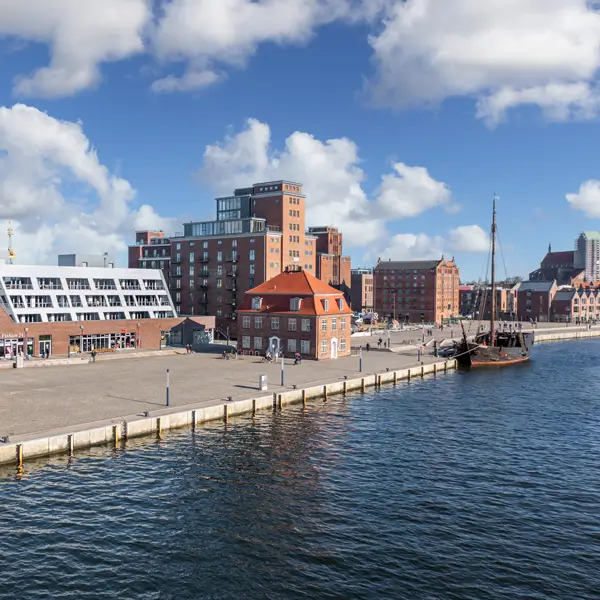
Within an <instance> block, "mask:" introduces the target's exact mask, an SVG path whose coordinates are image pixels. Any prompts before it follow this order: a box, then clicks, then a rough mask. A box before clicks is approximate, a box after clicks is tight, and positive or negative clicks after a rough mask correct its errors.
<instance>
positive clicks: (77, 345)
mask: <svg viewBox="0 0 600 600" xmlns="http://www.w3.org/2000/svg"><path fill="white" fill-rule="evenodd" d="M69 346H70V351H71V352H72V353H75V352H91V351H92V350H96V351H98V350H100V351H102V350H121V349H123V348H135V347H136V334H135V332H123V331H122V332H120V333H86V334H81V335H71V336H69Z"/></svg>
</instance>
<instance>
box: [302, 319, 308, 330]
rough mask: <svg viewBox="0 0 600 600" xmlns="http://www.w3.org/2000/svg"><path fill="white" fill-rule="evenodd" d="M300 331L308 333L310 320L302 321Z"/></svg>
mask: <svg viewBox="0 0 600 600" xmlns="http://www.w3.org/2000/svg"><path fill="white" fill-rule="evenodd" d="M302 331H310V319H302Z"/></svg>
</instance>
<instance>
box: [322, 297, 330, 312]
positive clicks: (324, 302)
mask: <svg viewBox="0 0 600 600" xmlns="http://www.w3.org/2000/svg"><path fill="white" fill-rule="evenodd" d="M323 309H324V310H325V312H328V311H329V300H327V299H325V300H323Z"/></svg>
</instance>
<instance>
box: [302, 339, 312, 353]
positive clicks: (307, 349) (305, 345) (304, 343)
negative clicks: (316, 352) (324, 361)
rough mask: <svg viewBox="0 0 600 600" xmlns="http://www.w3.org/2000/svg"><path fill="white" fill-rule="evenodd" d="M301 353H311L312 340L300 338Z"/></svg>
mask: <svg viewBox="0 0 600 600" xmlns="http://www.w3.org/2000/svg"><path fill="white" fill-rule="evenodd" d="M300 354H310V340H300Z"/></svg>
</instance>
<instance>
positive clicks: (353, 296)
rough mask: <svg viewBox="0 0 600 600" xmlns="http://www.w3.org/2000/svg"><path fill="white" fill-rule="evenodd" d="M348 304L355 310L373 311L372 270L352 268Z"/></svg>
mask: <svg viewBox="0 0 600 600" xmlns="http://www.w3.org/2000/svg"><path fill="white" fill-rule="evenodd" d="M350 282H351V285H350V305H351V306H352V310H354V311H357V312H372V311H373V272H372V271H371V269H352V271H351V272H350Z"/></svg>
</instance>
